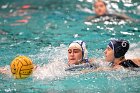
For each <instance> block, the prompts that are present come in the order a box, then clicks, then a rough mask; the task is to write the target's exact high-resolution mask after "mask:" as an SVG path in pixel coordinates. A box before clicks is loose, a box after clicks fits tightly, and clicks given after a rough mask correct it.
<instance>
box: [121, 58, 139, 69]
mask: <svg viewBox="0 0 140 93" xmlns="http://www.w3.org/2000/svg"><path fill="white" fill-rule="evenodd" d="M119 65H121V66H123V67H125V68H128V67H135V68H138V67H139V66H138V65H137V64H135V63H134V62H133V61H132V60H125V61H122V62H121V63H120V64H119Z"/></svg>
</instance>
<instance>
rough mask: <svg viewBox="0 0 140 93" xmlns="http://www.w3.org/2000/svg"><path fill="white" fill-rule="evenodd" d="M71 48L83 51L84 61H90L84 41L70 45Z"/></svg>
mask: <svg viewBox="0 0 140 93" xmlns="http://www.w3.org/2000/svg"><path fill="white" fill-rule="evenodd" d="M71 47H76V48H78V49H80V50H81V51H82V59H88V51H87V49H86V43H85V42H84V41H82V40H76V41H73V42H72V43H71V44H70V45H69V48H71Z"/></svg>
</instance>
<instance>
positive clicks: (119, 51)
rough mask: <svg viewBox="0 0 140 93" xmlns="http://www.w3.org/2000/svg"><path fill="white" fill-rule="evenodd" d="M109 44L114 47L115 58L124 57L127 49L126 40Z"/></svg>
mask: <svg viewBox="0 0 140 93" xmlns="http://www.w3.org/2000/svg"><path fill="white" fill-rule="evenodd" d="M111 43H112V46H113V47H114V56H115V58H120V57H122V56H124V55H125V53H126V52H127V50H128V49H129V43H128V41H126V40H111Z"/></svg>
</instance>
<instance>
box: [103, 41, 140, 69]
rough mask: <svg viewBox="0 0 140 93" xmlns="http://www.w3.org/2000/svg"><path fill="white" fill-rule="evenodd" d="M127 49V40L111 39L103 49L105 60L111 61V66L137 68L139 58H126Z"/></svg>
mask: <svg viewBox="0 0 140 93" xmlns="http://www.w3.org/2000/svg"><path fill="white" fill-rule="evenodd" d="M128 49H129V42H128V41H126V40H115V39H114V40H111V41H110V42H109V44H108V46H107V48H106V49H105V51H104V53H105V60H106V61H107V62H111V66H112V67H113V68H115V67H121V66H122V67H124V68H139V67H140V59H126V58H125V54H126V52H127V51H128Z"/></svg>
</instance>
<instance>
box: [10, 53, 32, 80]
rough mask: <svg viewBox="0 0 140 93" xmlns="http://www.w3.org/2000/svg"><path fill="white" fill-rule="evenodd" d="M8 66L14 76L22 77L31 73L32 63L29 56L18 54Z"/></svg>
mask: <svg viewBox="0 0 140 93" xmlns="http://www.w3.org/2000/svg"><path fill="white" fill-rule="evenodd" d="M10 68H11V72H12V75H13V76H14V78H16V79H24V78H27V77H29V76H30V75H31V74H32V72H33V69H34V65H33V63H32V60H31V59H30V58H28V57H26V56H18V57H16V58H15V59H14V60H13V61H12V62H11V64H10Z"/></svg>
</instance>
